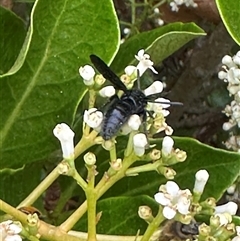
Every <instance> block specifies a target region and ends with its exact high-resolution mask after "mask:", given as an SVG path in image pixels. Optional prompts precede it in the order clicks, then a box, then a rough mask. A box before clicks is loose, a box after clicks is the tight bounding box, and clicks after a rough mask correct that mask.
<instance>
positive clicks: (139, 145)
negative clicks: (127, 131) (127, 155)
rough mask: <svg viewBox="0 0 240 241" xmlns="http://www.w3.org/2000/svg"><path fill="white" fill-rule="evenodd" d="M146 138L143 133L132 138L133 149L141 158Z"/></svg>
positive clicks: (146, 142)
mask: <svg viewBox="0 0 240 241" xmlns="http://www.w3.org/2000/svg"><path fill="white" fill-rule="evenodd" d="M147 144H148V141H147V137H146V135H145V134H143V133H138V134H136V135H134V137H133V148H134V152H135V153H136V155H137V156H142V155H143V154H144V153H145V147H146V146H147Z"/></svg>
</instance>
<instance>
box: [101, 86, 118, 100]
mask: <svg viewBox="0 0 240 241" xmlns="http://www.w3.org/2000/svg"><path fill="white" fill-rule="evenodd" d="M115 93H116V90H115V88H114V87H113V86H105V87H103V88H102V89H101V90H99V94H100V95H101V96H102V97H104V98H105V97H108V98H110V97H112V96H113V95H115Z"/></svg>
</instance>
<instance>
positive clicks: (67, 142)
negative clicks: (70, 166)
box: [53, 123, 75, 158]
mask: <svg viewBox="0 0 240 241" xmlns="http://www.w3.org/2000/svg"><path fill="white" fill-rule="evenodd" d="M53 134H54V135H55V136H56V137H57V138H58V139H59V141H60V143H61V147H62V152H63V158H73V157H74V143H73V138H74V135H75V134H74V132H73V131H72V130H71V129H70V127H69V126H68V125H67V124H65V123H61V124H58V125H56V127H55V128H54V129H53Z"/></svg>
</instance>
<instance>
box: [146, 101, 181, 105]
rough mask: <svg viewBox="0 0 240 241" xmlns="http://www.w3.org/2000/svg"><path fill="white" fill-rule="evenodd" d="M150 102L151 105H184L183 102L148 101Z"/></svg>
mask: <svg viewBox="0 0 240 241" xmlns="http://www.w3.org/2000/svg"><path fill="white" fill-rule="evenodd" d="M148 102H151V103H158V104H163V105H166V104H167V105H183V103H182V102H172V101H170V102H168V101H154V100H148Z"/></svg>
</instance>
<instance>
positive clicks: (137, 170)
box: [126, 162, 159, 176]
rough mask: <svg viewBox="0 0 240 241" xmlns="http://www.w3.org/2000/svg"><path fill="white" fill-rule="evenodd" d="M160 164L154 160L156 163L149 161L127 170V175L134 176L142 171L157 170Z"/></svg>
mask: <svg viewBox="0 0 240 241" xmlns="http://www.w3.org/2000/svg"><path fill="white" fill-rule="evenodd" d="M158 166H159V163H158V162H154V163H148V164H145V165H141V166H137V167H132V168H129V169H128V170H127V171H126V176H134V175H136V174H138V173H140V172H150V171H156V170H157V168H158Z"/></svg>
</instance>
